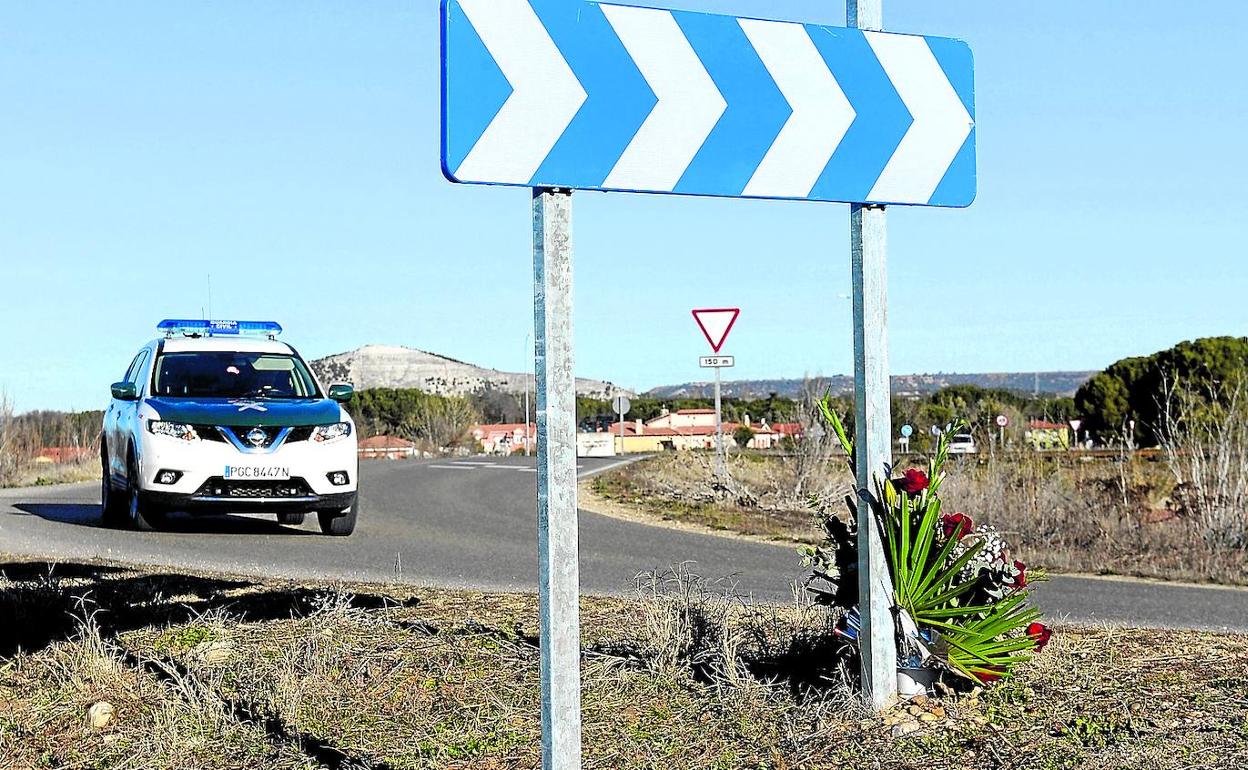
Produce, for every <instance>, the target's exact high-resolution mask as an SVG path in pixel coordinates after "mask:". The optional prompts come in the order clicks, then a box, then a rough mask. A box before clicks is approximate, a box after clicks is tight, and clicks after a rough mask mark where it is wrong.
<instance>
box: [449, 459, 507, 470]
mask: <svg viewBox="0 0 1248 770" xmlns="http://www.w3.org/2000/svg"><path fill="white" fill-rule="evenodd" d="M454 464H455V465H468V466H472V467H480V468H494V467H496V466H497V465H498V463H481V462H473V461H472V460H455V461H454Z"/></svg>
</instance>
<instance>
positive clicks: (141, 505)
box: [126, 455, 164, 532]
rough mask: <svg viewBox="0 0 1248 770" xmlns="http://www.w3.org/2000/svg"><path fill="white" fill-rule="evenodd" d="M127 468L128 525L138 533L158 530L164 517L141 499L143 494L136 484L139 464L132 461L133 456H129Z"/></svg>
mask: <svg viewBox="0 0 1248 770" xmlns="http://www.w3.org/2000/svg"><path fill="white" fill-rule="evenodd" d="M127 467H128V468H129V471H128V472H127V473H126V476H127V479H126V492H127V493H128V494H127V497H128V502H129V511H130V525H131V526H133V527H134V528H135V529H137V530H139V531H140V532H152V531H155V530H157V529H160V527H161V525H162V524H164V516H163V515H162V514H161V512H160V511H158V510H156V508H155V507H154V506H153V505H152V504H151V503H149V502H147V501H146V500H144V499H143V493H142V491H141V490H140V489H139V484H138V478H139V464H138V463H136V462H135V461H134V455H131V456H130V464H129V466H127Z"/></svg>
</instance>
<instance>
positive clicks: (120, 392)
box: [111, 382, 139, 401]
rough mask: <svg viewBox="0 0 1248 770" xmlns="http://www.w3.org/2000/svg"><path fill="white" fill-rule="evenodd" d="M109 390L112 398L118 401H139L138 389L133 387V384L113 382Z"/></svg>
mask: <svg viewBox="0 0 1248 770" xmlns="http://www.w3.org/2000/svg"><path fill="white" fill-rule="evenodd" d="M111 389H112V391H113V398H115V399H117V400H118V401H137V400H138V399H139V389H138V388H137V387H135V385H134V383H133V382H114V383H113V384H112V388H111Z"/></svg>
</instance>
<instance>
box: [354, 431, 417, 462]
mask: <svg viewBox="0 0 1248 770" xmlns="http://www.w3.org/2000/svg"><path fill="white" fill-rule="evenodd" d="M359 453H360V459H361V460H402V459H406V458H408V457H411V456H413V455H415V454H416V445H415V444H414V443H412V442H411V441H408V440H407V439H405V438H399V437H398V436H373V437H371V438H366V439H363V440H362V441H360V444H359Z"/></svg>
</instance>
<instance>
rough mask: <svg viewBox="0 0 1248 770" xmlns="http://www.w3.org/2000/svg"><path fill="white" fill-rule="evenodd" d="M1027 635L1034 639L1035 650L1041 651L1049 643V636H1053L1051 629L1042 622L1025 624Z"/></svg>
mask: <svg viewBox="0 0 1248 770" xmlns="http://www.w3.org/2000/svg"><path fill="white" fill-rule="evenodd" d="M1027 635H1028V636H1030V637H1031V638H1032V639H1034V640H1035V642H1036V652H1041V651H1042V650H1044V646H1045V645H1046V644H1048V643H1049V638H1050V637H1052V636H1053V629H1051V628H1049V627H1048V626H1046V625H1045V624H1043V623H1032V624H1031V625H1029V626H1027Z"/></svg>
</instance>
